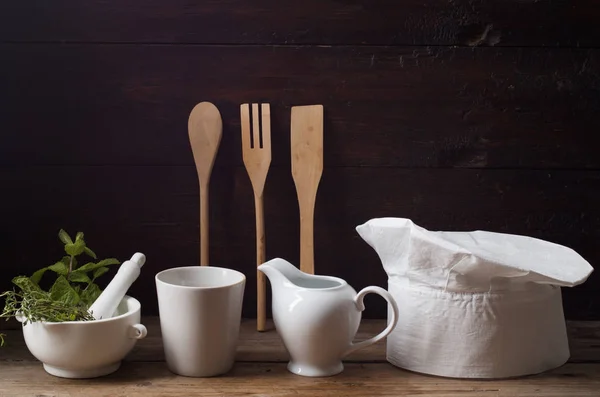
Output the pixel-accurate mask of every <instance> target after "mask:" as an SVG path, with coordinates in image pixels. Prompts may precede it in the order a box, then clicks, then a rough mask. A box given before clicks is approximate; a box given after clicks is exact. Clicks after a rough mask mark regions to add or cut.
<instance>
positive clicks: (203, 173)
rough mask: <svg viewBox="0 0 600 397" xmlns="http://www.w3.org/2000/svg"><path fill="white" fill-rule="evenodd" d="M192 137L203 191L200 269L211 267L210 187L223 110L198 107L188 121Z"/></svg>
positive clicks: (205, 103)
mask: <svg viewBox="0 0 600 397" xmlns="http://www.w3.org/2000/svg"><path fill="white" fill-rule="evenodd" d="M188 135H189V139H190V147H191V149H192V154H193V156H194V162H195V163H196V173H197V174H198V185H199V187H200V265H201V266H207V265H209V241H210V239H209V232H208V231H209V225H208V222H209V218H210V213H209V205H208V197H209V193H208V187H209V186H210V177H211V174H212V169H213V165H214V162H215V158H216V157H217V152H218V151H219V144H220V143H221V136H222V135H223V120H222V119H221V114H220V113H219V109H217V108H216V106H215V105H214V104H212V103H210V102H201V103H198V104H197V105H196V106H194V108H193V109H192V111H191V112H190V116H189V118H188Z"/></svg>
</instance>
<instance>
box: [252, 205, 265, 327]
mask: <svg viewBox="0 0 600 397" xmlns="http://www.w3.org/2000/svg"><path fill="white" fill-rule="evenodd" d="M254 208H255V213H256V266H260V265H262V264H263V263H265V257H266V247H265V224H264V213H263V197H262V195H255V196H254ZM266 302H267V283H266V278H265V275H264V274H263V273H262V272H259V271H258V270H257V271H256V322H257V324H256V328H257V329H258V330H259V331H264V330H265V329H266V321H267V312H266V310H267V308H266Z"/></svg>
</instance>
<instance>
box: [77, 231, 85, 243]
mask: <svg viewBox="0 0 600 397" xmlns="http://www.w3.org/2000/svg"><path fill="white" fill-rule="evenodd" d="M79 240H83V232H77V235H76V236H75V242H77V241H79Z"/></svg>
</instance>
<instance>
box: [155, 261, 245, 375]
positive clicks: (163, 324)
mask: <svg viewBox="0 0 600 397" xmlns="http://www.w3.org/2000/svg"><path fill="white" fill-rule="evenodd" d="M155 281H156V292H157V295H158V310H159V316H160V328H161V332H162V340H163V345H164V351H165V359H166V362H167V367H168V368H169V370H171V371H172V372H174V373H176V374H178V375H183V376H193V377H207V376H216V375H221V374H224V373H226V372H228V371H229V370H230V369H231V368H232V367H233V363H234V361H235V353H236V348H237V342H238V336H239V330H240V323H241V320H242V301H243V297H244V287H245V284H246V277H245V276H244V274H242V273H240V272H238V271H236V270H232V269H226V268H221V267H214V266H190V267H177V268H172V269H168V270H164V271H162V272H160V273H158V274H157V275H156V277H155Z"/></svg>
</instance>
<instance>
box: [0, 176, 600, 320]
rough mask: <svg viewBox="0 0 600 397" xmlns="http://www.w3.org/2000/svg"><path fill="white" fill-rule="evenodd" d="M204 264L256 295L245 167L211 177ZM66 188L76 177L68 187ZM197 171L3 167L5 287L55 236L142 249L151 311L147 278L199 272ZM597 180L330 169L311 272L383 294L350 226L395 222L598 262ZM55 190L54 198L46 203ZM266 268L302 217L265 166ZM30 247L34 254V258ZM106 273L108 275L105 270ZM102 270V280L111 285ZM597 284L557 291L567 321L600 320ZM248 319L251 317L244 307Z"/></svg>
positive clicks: (142, 289) (249, 302)
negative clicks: (519, 238)
mask: <svg viewBox="0 0 600 397" xmlns="http://www.w3.org/2000/svg"><path fill="white" fill-rule="evenodd" d="M212 180H213V183H212V188H211V194H212V195H213V196H212V197H211V202H212V203H213V204H212V206H211V207H212V211H211V222H210V225H211V230H210V233H211V241H212V243H211V257H212V260H213V261H214V263H216V264H219V265H222V266H227V267H231V268H234V269H236V270H240V271H242V272H244V273H245V274H246V276H247V277H248V283H247V287H246V288H247V290H246V296H247V297H251V296H255V294H256V289H255V288H256V287H255V285H256V283H255V282H254V281H252V280H255V279H254V277H255V276H254V274H255V271H256V270H255V267H256V263H255V245H254V241H253V239H249V238H248V236H252V235H253V233H254V226H255V222H254V220H255V218H254V205H253V192H252V188H251V185H250V181H249V180H248V176H247V173H246V171H245V169H244V168H242V167H236V168H225V167H222V168H218V169H215V170H214V175H213V178H212ZM66 181H76V183H70V182H66ZM195 181H196V171H195V168H194V166H186V167H183V166H182V167H160V166H137V167H133V166H90V167H0V183H1V185H2V186H3V188H4V189H6V190H5V191H7V192H10V194H6V195H4V197H3V205H2V206H1V207H0V217H1V219H3V227H4V228H5V230H7V231H10V233H5V234H4V235H3V241H2V244H3V247H6V248H5V250H4V251H3V252H4V253H3V255H4V260H3V264H2V269H3V274H4V275H5V277H2V278H0V290H5V289H6V288H9V287H10V285H9V282H10V281H9V280H10V278H11V277H13V276H16V275H19V274H23V273H25V274H30V273H32V272H33V271H34V270H36V269H38V268H39V267H41V266H44V265H50V264H52V263H54V261H55V259H56V258H60V257H61V256H62V255H63V254H62V253H61V247H62V246H61V244H60V242H59V241H58V239H57V237H56V236H57V233H58V230H59V229H60V228H64V229H65V230H67V231H69V232H70V233H71V232H72V233H75V232H76V231H79V230H81V231H83V232H85V233H86V237H87V242H88V243H89V245H90V247H91V248H92V249H93V250H94V251H95V252H96V253H97V254H98V255H100V256H101V257H110V256H114V257H116V258H118V259H123V258H128V257H130V256H131V255H132V253H133V252H136V251H140V252H144V254H146V256H147V258H148V259H147V263H146V264H145V265H144V269H143V271H142V274H141V275H140V277H139V278H138V280H137V281H136V282H135V283H134V284H133V285H132V287H131V293H132V294H133V295H134V296H136V297H138V298H139V299H140V300H141V301H142V303H143V309H142V310H143V314H156V313H157V307H156V292H155V287H154V279H153V277H154V274H155V273H157V272H158V271H160V270H163V269H166V268H168V267H175V266H184V265H193V264H197V263H198V233H199V228H198V205H197V203H198V191H197V185H196V183H195ZM599 186H600V171H594V170H587V171H581V170H579V171H564V170H563V171H560V170H554V171H549V170H519V171H514V170H490V169H487V170H474V169H473V170H472V169H427V168H422V169H398V168H378V169H372V168H362V167H358V168H338V167H332V168H329V169H325V171H324V173H323V179H322V181H321V183H320V187H319V196H318V200H317V202H316V208H315V263H316V269H317V273H319V274H329V275H334V276H340V277H342V278H344V279H345V280H346V281H347V282H348V283H350V285H352V286H353V287H354V288H355V289H357V290H358V289H360V288H363V287H365V286H367V285H379V286H382V287H385V286H386V282H387V281H386V280H387V277H386V274H385V272H384V271H383V269H382V266H381V264H380V261H379V259H378V257H377V255H376V253H375V252H374V251H373V250H372V249H371V248H370V247H369V246H368V245H367V244H366V243H364V242H363V241H362V240H361V239H360V237H359V236H358V234H357V233H356V232H355V230H354V228H355V227H356V226H357V225H359V224H361V223H363V222H365V221H367V220H368V219H370V218H372V217H380V216H402V217H409V218H411V219H413V220H414V221H415V222H416V223H417V224H418V225H421V226H423V227H426V228H428V229H431V230H475V229H483V230H490V231H496V232H505V233H515V234H523V235H529V236H533V237H537V238H542V239H545V240H549V241H552V242H555V243H559V244H563V245H566V246H569V247H571V248H573V249H575V250H576V251H578V252H579V253H580V254H581V255H583V257H584V258H586V259H587V260H588V261H590V262H591V263H592V264H594V263H597V262H598V261H600V256H599V251H598V250H597V249H596V245H597V241H598V240H599V239H600V208H599V207H598V206H597V205H596V204H595V203H598V202H600V189H599ZM58 192H60V195H59V197H60V199H48V198H50V197H55V195H57V194H58ZM265 200H266V202H268V203H269V205H268V206H266V207H265V224H267V225H269V227H267V228H266V229H265V232H266V239H267V241H269V242H270V243H269V245H268V247H267V259H269V258H273V257H282V258H285V259H287V260H289V261H291V262H293V263H298V261H299V247H298V243H297V242H298V241H299V220H298V211H297V201H296V193H295V189H294V184H293V181H292V178H291V175H290V171H289V168H272V169H271V170H270V171H269V183H268V184H267V185H266V189H265ZM32 247H35V249H32ZM112 271H114V269H113V270H111V272H112ZM111 274H113V273H108V274H107V275H106V276H105V277H106V278H107V279H109V278H110V277H111ZM599 277H600V274H598V273H597V272H594V273H592V275H591V277H590V278H589V279H588V280H587V281H586V283H584V284H583V285H581V286H578V287H575V288H564V289H563V296H564V298H565V299H564V304H565V312H566V315H567V317H568V318H569V319H574V320H575V319H598V313H600V306H598V302H599V300H598V299H597V298H596V294H597V290H598V285H600V278H599ZM366 304H367V310H366V311H365V313H364V316H365V317H367V318H369V317H380V318H382V317H385V313H386V307H385V305H384V302H383V301H382V300H380V299H376V298H374V299H371V297H370V296H369V297H367V299H366ZM244 316H246V317H255V316H256V305H255V304H254V301H253V299H251V298H247V299H245V304H244Z"/></svg>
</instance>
